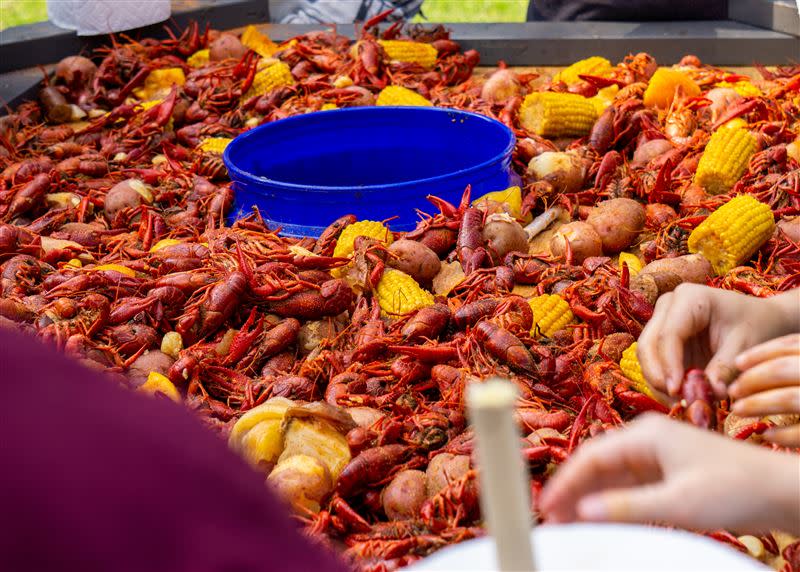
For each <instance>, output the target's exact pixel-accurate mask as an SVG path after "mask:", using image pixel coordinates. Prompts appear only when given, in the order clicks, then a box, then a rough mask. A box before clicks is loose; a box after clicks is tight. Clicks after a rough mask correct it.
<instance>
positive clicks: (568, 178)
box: [528, 151, 586, 193]
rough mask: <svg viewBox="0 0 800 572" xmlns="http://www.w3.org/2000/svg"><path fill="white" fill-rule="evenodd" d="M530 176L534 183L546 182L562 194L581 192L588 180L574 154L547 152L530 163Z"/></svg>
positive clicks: (578, 158) (582, 166)
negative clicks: (585, 181)
mask: <svg viewBox="0 0 800 572" xmlns="http://www.w3.org/2000/svg"><path fill="white" fill-rule="evenodd" d="M528 175H529V176H531V177H533V180H534V181H546V182H548V183H550V184H551V185H552V186H553V189H554V190H555V191H557V192H562V193H574V192H577V191H579V190H581V187H582V186H583V183H584V180H585V179H586V169H585V168H584V165H583V162H582V161H581V159H580V157H578V156H577V155H575V154H574V153H568V152H563V153H562V152H554V151H546V152H544V153H541V154H539V155H537V156H536V157H534V158H533V159H531V161H530V163H528Z"/></svg>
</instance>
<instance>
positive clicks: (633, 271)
mask: <svg viewBox="0 0 800 572" xmlns="http://www.w3.org/2000/svg"><path fill="white" fill-rule="evenodd" d="M623 264H625V265H627V266H628V272H629V273H630V275H631V277H633V276H636V275H637V274H639V272H640V271H641V270H642V261H641V260H639V257H638V256H636V255H635V254H632V253H630V252H620V253H619V269H620V271H621V270H622V265H623Z"/></svg>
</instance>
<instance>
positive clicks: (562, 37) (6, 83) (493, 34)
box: [0, 0, 800, 104]
mask: <svg viewBox="0 0 800 572" xmlns="http://www.w3.org/2000/svg"><path fill="white" fill-rule="evenodd" d="M267 4H268V3H267V0H199V1H195V2H193V3H192V5H193V7H192V8H191V9H186V10H180V11H178V12H175V13H173V16H172V19H171V20H172V25H173V27H174V28H175V29H180V28H182V27H184V26H186V24H188V22H190V21H192V20H196V21H198V22H200V24H201V25H204V24H206V23H208V24H210V25H212V26H213V27H215V28H218V29H229V28H235V27H239V26H243V25H246V24H250V23H263V22H268V21H269V13H268V9H267ZM792 4H794V2H793V0H729V8H730V10H729V11H730V18H731V19H730V20H723V21H716V22H704V21H686V22H635V23H632V22H528V23H520V24H452V25H449V26H448V27H450V28H452V31H453V33H452V36H453V38H454V39H455V40H457V41H458V42H459V43H460V44H461V45H462V46H463V47H464V48H465V49H470V48H474V49H476V50H478V51H479V52H480V54H481V57H482V58H483V63H484V64H487V65H492V64H494V63H495V62H497V61H498V60H501V59H502V60H504V61H505V62H506V63H508V64H509V65H513V66H544V65H551V66H558V65H566V64H569V63H571V62H574V61H575V60H578V59H581V58H584V57H588V56H590V55H603V56H606V57H608V58H609V59H612V60H619V59H621V58H623V57H624V56H625V55H627V54H629V53H636V52H640V51H645V52H648V53H650V54H652V55H653V56H655V58H656V59H657V60H658V61H659V62H660V63H667V64H668V63H674V62H676V61H678V60H679V59H680V58H681V57H682V56H683V55H685V54H687V53H693V54H695V55H697V56H698V57H700V59H701V60H703V61H707V62H710V63H713V64H715V65H725V66H732V65H744V66H748V65H752V64H754V63H761V64H764V65H775V64H786V63H789V62H792V61H797V60H798V59H800V20H798V18H797V12H796V10H794V9H793V6H792ZM263 27H264V29H265V31H266V32H267V33H268V34H269V35H270V37H272V38H273V39H275V40H278V41H281V40H285V39H288V38H291V37H293V36H296V35H298V34H303V33H305V32H308V31H311V30H314V29H319V26H305V25H285V24H265V25H264V26H263ZM792 30H794V31H792ZM339 31H340V33H343V34H345V35H348V36H350V37H353V36H354V35H355V26H350V25H340V26H339ZM128 35H131V36H134V37H140V38H141V37H147V36H150V37H163V36H164V35H165V30H164V26H163V25H162V24H157V25H153V26H147V27H145V28H140V29H137V30H135V31H132V32H129V33H128ZM108 41H109V37H108V36H98V37H79V36H77V35H76V34H75V33H74V32H70V31H66V30H62V29H60V28H57V27H56V26H54V25H52V24H50V23H49V22H42V23H38V24H32V25H28V26H19V27H16V28H10V29H7V30H3V31H0V103H10V104H13V103H16V102H17V101H19V100H20V99H24V98H28V97H30V96H31V94H32V92H33V90H34V89H35V88H36V86H37V85H38V83H39V81H40V80H41V78H42V69H43V68H42V67H40V66H41V65H42V64H51V63H54V62H57V61H58V60H59V59H61V58H63V57H66V56H68V55H71V54H76V53H81V52H84V53H88V52H89V51H90V50H91V49H92V48H94V47H97V46H98V45H103V44H106V43H108ZM44 69H47V68H46V66H45V68H44Z"/></svg>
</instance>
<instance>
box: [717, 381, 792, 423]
mask: <svg viewBox="0 0 800 572" xmlns="http://www.w3.org/2000/svg"><path fill="white" fill-rule="evenodd" d="M731 413H734V414H736V415H739V416H740V417H762V416H764V415H775V414H778V413H800V387H782V388H780V389H770V390H769V391H762V392H761V393H756V394H755V395H751V396H750V397H745V398H744V399H740V400H739V401H737V402H736V403H734V404H733V407H731Z"/></svg>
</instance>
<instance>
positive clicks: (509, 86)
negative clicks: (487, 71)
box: [481, 69, 520, 103]
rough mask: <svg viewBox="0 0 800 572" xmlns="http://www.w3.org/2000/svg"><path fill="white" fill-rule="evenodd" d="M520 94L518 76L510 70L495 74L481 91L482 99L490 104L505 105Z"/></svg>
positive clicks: (498, 71) (499, 71)
mask: <svg viewBox="0 0 800 572" xmlns="http://www.w3.org/2000/svg"><path fill="white" fill-rule="evenodd" d="M519 93H520V84H519V79H517V74H515V73H514V72H513V71H511V70H509V69H502V70H497V71H496V72H494V73H493V74H492V75H491V76H490V77H489V79H487V80H486V83H484V84H483V88H482V89H481V97H482V98H483V99H485V100H486V101H488V102H490V103H504V102H505V101H506V100H508V99H511V98H512V97H514V96H516V95H519Z"/></svg>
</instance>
